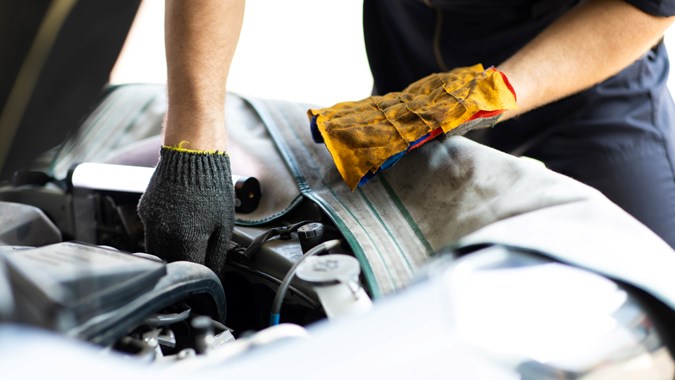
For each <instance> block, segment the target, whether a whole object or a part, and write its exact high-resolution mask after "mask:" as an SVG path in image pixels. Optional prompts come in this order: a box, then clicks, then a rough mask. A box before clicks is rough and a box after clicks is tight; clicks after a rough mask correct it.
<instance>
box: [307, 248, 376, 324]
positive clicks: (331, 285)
mask: <svg viewBox="0 0 675 380" xmlns="http://www.w3.org/2000/svg"><path fill="white" fill-rule="evenodd" d="M360 273H361V269H360V266H359V262H358V260H356V259H355V258H354V257H352V256H348V255H340V254H330V255H324V256H312V257H308V258H307V260H305V262H304V263H302V264H301V265H300V266H299V267H298V271H297V276H298V278H300V279H302V280H304V281H307V282H310V283H312V284H313V285H314V286H313V288H314V291H315V292H316V294H317V296H318V297H319V301H321V305H322V306H323V308H324V311H325V312H326V315H327V316H328V318H337V317H341V316H344V315H348V314H354V313H360V312H364V311H367V310H369V309H370V308H371V307H372V306H373V303H372V301H371V300H370V297H368V294H366V292H365V290H364V289H363V287H362V286H361V284H360V283H359V274H360Z"/></svg>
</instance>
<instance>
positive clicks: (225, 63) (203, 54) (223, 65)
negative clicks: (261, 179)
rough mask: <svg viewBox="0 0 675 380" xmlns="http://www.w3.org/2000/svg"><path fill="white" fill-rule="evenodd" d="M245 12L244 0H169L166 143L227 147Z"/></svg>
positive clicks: (166, 15)
mask: <svg viewBox="0 0 675 380" xmlns="http://www.w3.org/2000/svg"><path fill="white" fill-rule="evenodd" d="M243 14H244V0H166V13H165V43H166V60H167V86H168V96H169V107H168V112H167V117H166V124H165V130H164V144H165V145H169V146H177V145H179V144H181V143H182V142H184V141H187V142H188V143H187V144H185V145H184V147H186V148H189V149H197V150H220V151H223V150H225V149H226V147H227V130H226V128H225V106H224V105H225V96H226V89H227V76H228V73H229V69H230V63H231V62H232V56H233V55H234V51H235V48H236V46H237V41H238V39H239V32H240V30H241V24H242V20H243Z"/></svg>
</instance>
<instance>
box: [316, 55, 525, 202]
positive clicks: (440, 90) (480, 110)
mask: <svg viewBox="0 0 675 380" xmlns="http://www.w3.org/2000/svg"><path fill="white" fill-rule="evenodd" d="M514 108H516V97H515V92H514V91H513V88H511V86H510V85H509V83H508V80H507V79H506V76H505V75H504V74H503V73H501V72H500V71H498V70H497V69H495V68H494V67H491V68H489V69H487V70H484V69H483V66H482V65H475V66H471V67H462V68H457V69H454V70H452V71H450V72H447V73H439V74H432V75H429V76H427V77H425V78H422V79H420V80H418V81H417V82H415V83H413V84H411V85H410V86H408V87H407V88H405V89H404V90H403V91H401V92H391V93H388V94H386V95H382V96H371V97H368V98H366V99H363V100H359V101H354V102H344V103H338V104H336V105H334V106H332V107H329V108H322V109H310V110H309V111H308V115H309V117H310V121H311V124H312V127H313V128H314V127H315V128H317V129H318V132H319V133H320V134H321V138H322V140H323V142H325V144H326V147H327V148H328V150H329V151H330V153H331V155H332V157H333V160H334V161H335V165H336V166H337V169H338V171H339V172H340V174H341V175H342V177H343V178H344V180H345V182H346V183H347V185H348V186H349V187H350V188H351V189H354V188H355V187H356V186H357V185H359V184H364V183H365V182H367V181H368V180H369V179H370V178H372V177H373V176H374V174H377V173H378V172H379V171H381V170H382V169H386V168H389V167H391V166H393V165H394V164H395V163H396V162H397V161H398V160H399V159H400V158H401V157H403V155H404V154H405V153H406V152H408V151H410V150H412V149H415V148H418V147H420V146H421V145H423V144H424V143H426V142H428V141H430V140H432V139H433V138H435V137H437V136H440V135H442V134H449V135H456V134H463V133H466V132H467V131H468V130H470V129H474V128H484V127H489V126H492V125H493V124H494V123H495V122H496V121H497V118H498V116H499V115H501V114H502V113H503V112H504V111H505V110H509V109H514Z"/></svg>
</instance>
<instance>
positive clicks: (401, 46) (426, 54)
mask: <svg viewBox="0 0 675 380" xmlns="http://www.w3.org/2000/svg"><path fill="white" fill-rule="evenodd" d="M578 2H579V0H425V1H422V0H365V1H364V11H363V18H364V20H363V23H364V36H365V43H366V48H367V51H368V59H369V62H370V67H371V71H372V73H373V77H374V80H375V88H376V89H377V92H378V93H387V92H391V91H400V90H401V89H403V88H404V87H406V86H407V85H408V84H410V83H412V82H414V81H415V80H417V79H420V78H422V77H424V76H426V75H429V74H431V73H433V72H439V71H443V70H448V69H452V68H454V67H462V66H470V65H473V64H476V63H482V64H483V65H485V66H486V67H487V66H497V65H499V64H500V63H502V62H503V61H504V60H506V59H507V58H508V57H510V56H511V55H513V54H514V53H515V52H516V51H517V50H518V49H520V48H521V47H522V46H523V45H525V44H526V43H527V42H528V41H530V40H531V39H532V38H533V37H534V36H536V35H537V34H538V33H540V32H541V31H542V30H543V29H544V28H545V27H546V26H548V25H549V24H550V23H551V22H553V21H554V20H555V19H557V18H558V17H560V16H561V15H562V14H563V13H564V12H566V11H567V10H569V9H570V8H571V7H573V6H574V5H576V4H577V3H578ZM628 2H629V3H631V4H633V5H634V6H636V7H638V8H640V9H642V10H644V11H645V12H648V13H651V14H655V15H659V16H670V15H674V14H675V0H661V1H659V0H655V1H652V0H628ZM435 40H436V41H435ZM435 51H437V52H439V54H437V55H438V56H437V55H435V53H434V52H435Z"/></svg>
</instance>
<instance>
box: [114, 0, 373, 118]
mask: <svg viewBox="0 0 675 380" xmlns="http://www.w3.org/2000/svg"><path fill="white" fill-rule="evenodd" d="M186 1H189V0H186ZM163 17H164V0H144V1H143V3H142V5H141V9H140V11H139V14H138V16H137V18H136V21H135V22H134V25H133V27H132V30H131V32H130V37H129V38H128V39H127V43H126V44H125V47H124V50H123V52H122V55H121V57H120V59H119V61H118V63H117V65H116V67H115V70H114V71H113V73H112V76H111V81H112V82H113V83H129V82H150V83H165V82H166V65H165V62H164V34H163V33H164V25H163ZM361 17H362V2H361V0H342V1H316V0H286V1H267V0H248V1H247V2H246V13H245V16H244V26H243V28H242V32H241V36H240V39H239V44H238V46H237V51H236V54H235V57H234V61H233V62H232V67H231V69H230V75H229V79H228V89H229V91H232V92H236V93H240V94H243V95H253V96H257V97H262V98H272V99H285V100H292V101H298V102H304V103H311V104H317V105H326V106H327V105H332V104H334V103H337V102H340V101H345V100H356V99H361V98H364V97H366V96H368V95H370V91H371V88H372V86H373V80H372V76H371V74H370V69H369V68H368V61H367V58H366V53H365V47H364V44H363V28H362V23H361Z"/></svg>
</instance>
